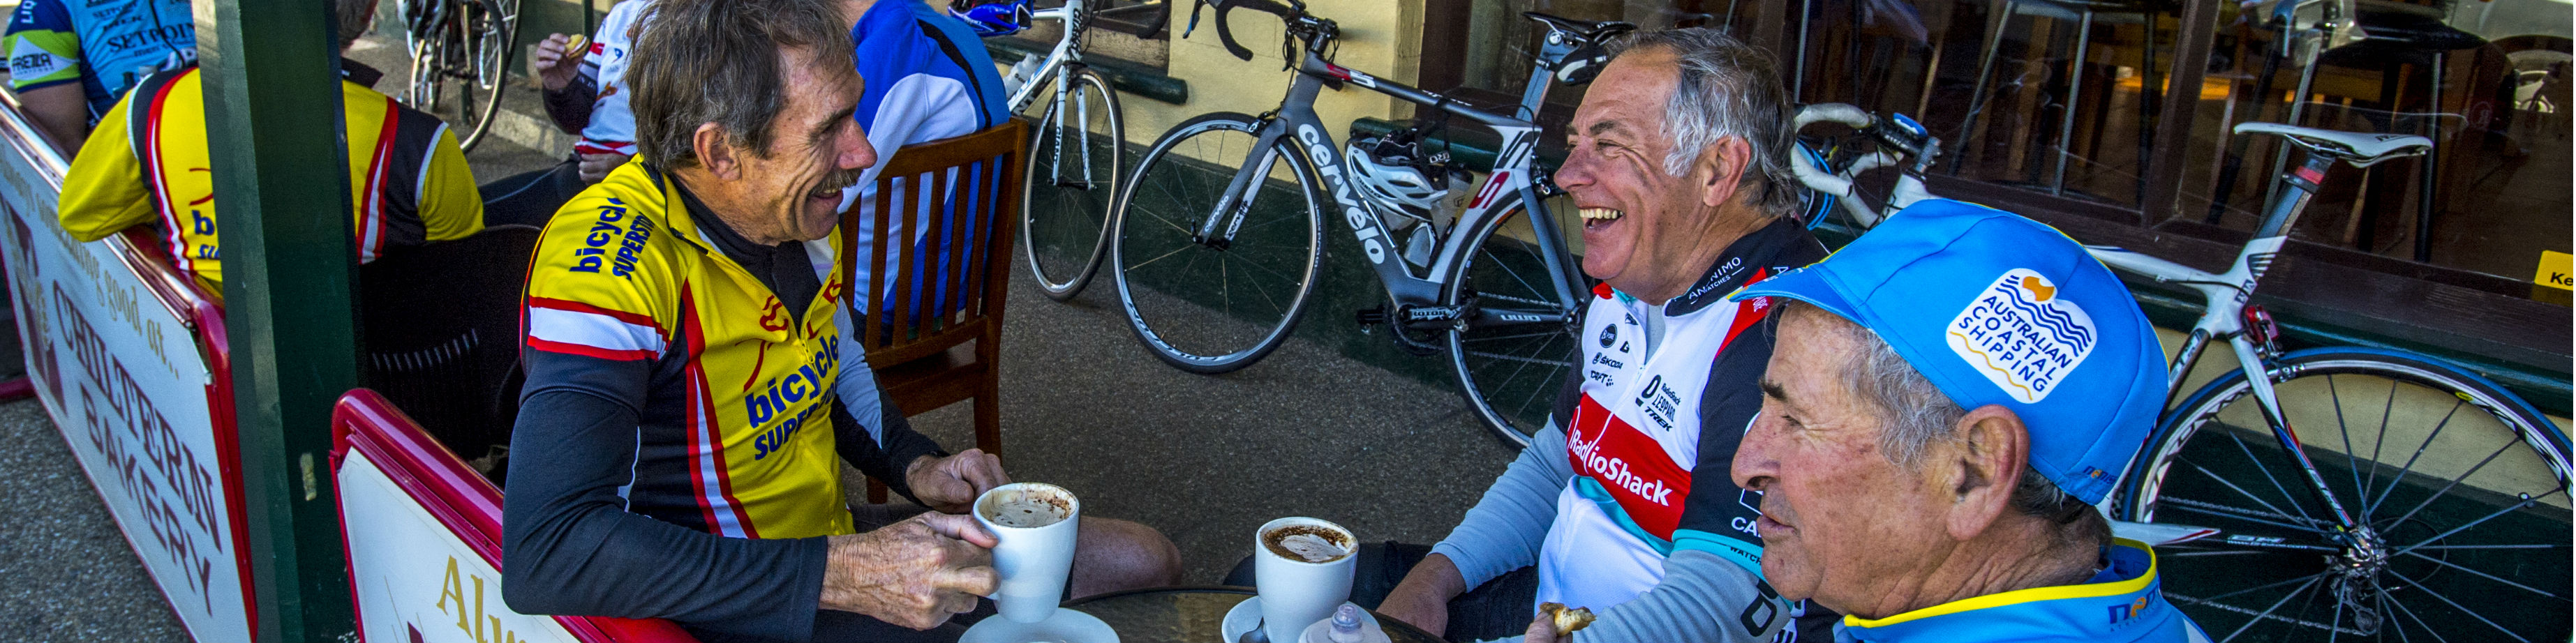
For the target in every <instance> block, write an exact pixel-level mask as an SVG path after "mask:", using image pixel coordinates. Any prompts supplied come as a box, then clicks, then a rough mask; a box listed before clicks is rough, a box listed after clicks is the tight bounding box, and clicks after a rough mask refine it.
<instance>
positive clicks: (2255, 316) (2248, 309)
mask: <svg viewBox="0 0 2576 643" xmlns="http://www.w3.org/2000/svg"><path fill="white" fill-rule="evenodd" d="M2242 322H2243V326H2244V327H2245V339H2246V340H2247V341H2251V342H2253V343H2254V350H2255V351H2257V352H2260V353H2262V355H2261V357H2262V358H2264V359H2271V358H2272V356H2274V355H2279V354H2281V343H2280V340H2281V327H2280V326H2278V325H2274V324H2273V323H2272V313H2271V312H2270V311H2266V310H2263V307H2262V306H2261V305H2256V304H2247V305H2246V306H2245V314H2244V319H2243V320H2242Z"/></svg>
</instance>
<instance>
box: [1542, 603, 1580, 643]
mask: <svg viewBox="0 0 2576 643" xmlns="http://www.w3.org/2000/svg"><path fill="white" fill-rule="evenodd" d="M1538 611H1539V613H1542V614H1546V615H1547V618H1548V621H1549V622H1550V623H1552V624H1554V625H1555V626H1556V634H1557V636H1565V635H1569V634H1573V633H1574V631H1575V630H1580V629H1583V627H1584V626H1587V625H1591V624H1592V609H1591V608H1588V607H1566V606H1565V604H1563V603H1540V604H1539V606H1538Z"/></svg>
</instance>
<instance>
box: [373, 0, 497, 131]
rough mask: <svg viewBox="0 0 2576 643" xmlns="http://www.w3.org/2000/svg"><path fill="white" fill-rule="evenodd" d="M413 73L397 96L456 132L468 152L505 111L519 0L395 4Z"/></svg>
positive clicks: (415, 0)
mask: <svg viewBox="0 0 2576 643" xmlns="http://www.w3.org/2000/svg"><path fill="white" fill-rule="evenodd" d="M397 2H398V3H399V8H400V10H401V11H402V16H403V44H404V46H405V47H407V50H408V51H409V52H410V53H411V74H410V75H409V77H408V78H406V80H405V82H404V84H403V90H402V93H401V94H400V95H399V96H396V98H398V99H400V100H401V101H402V102H403V104H405V105H410V106H412V108H413V109H418V110H420V111H424V112H429V113H430V115H433V116H437V117H438V119H439V120H442V121H446V122H447V126H448V127H451V128H455V131H456V143H457V145H458V146H459V147H462V148H464V149H465V150H468V151H470V150H473V149H474V145H475V144H477V143H481V142H483V135H485V134H489V133H491V131H492V120H493V117H494V116H496V115H498V114H499V113H500V111H501V90H502V89H503V88H505V87H506V86H507V85H508V84H509V83H508V81H509V66H510V49H511V48H512V47H513V46H515V44H516V43H515V41H514V40H513V39H514V38H515V37H516V36H517V35H518V24H519V0H397Z"/></svg>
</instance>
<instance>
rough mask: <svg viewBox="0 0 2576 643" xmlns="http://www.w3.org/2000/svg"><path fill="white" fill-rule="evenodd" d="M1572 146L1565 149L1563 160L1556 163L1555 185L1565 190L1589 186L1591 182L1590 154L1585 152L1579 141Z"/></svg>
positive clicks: (1591, 161) (1591, 160)
mask: <svg viewBox="0 0 2576 643" xmlns="http://www.w3.org/2000/svg"><path fill="white" fill-rule="evenodd" d="M1573 147H1574V149H1571V150H1567V151H1566V153H1565V162H1564V163H1561V164H1558V165H1557V168H1556V175H1555V180H1556V187H1559V188H1563V189H1566V190H1573V189H1575V188H1584V187H1591V186H1592V184H1593V177H1592V163H1593V159H1592V155H1591V154H1587V153H1585V152H1584V151H1583V146H1582V144H1580V143H1577V144H1575V145H1574V146H1573Z"/></svg>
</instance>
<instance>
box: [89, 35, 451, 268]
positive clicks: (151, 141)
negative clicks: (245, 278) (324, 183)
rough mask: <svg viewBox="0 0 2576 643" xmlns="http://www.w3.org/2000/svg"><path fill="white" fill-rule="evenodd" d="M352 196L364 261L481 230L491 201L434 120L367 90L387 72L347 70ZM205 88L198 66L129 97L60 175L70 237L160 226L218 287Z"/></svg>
mask: <svg viewBox="0 0 2576 643" xmlns="http://www.w3.org/2000/svg"><path fill="white" fill-rule="evenodd" d="M346 65H347V67H348V71H347V74H346V78H345V79H343V80H342V81H341V82H340V101H341V104H342V106H343V111H344V112H345V113H346V114H347V117H346V119H345V120H346V121H347V123H348V138H347V139H346V140H347V141H348V144H349V190H350V203H351V204H352V206H353V207H352V209H351V212H350V216H351V217H352V218H353V219H354V220H355V224H356V225H355V228H354V230H355V232H356V234H357V250H358V261H359V262H361V263H364V262H368V261H374V260H375V258H376V256H377V255H378V254H379V253H381V252H383V251H384V249H385V248H386V247H387V246H389V245H390V246H416V245H420V244H423V243H426V242H430V241H446V240H451V239H462V238H465V237H468V236H472V235H473V234H474V233H477V232H481V231H482V230H483V196H482V191H481V190H480V189H479V188H477V187H476V186H475V184H474V172H473V170H471V169H468V168H467V167H466V166H465V153H464V152H463V151H461V150H459V149H458V148H457V145H456V136H455V135H454V134H452V133H450V132H449V131H448V130H447V124H446V123H443V122H440V121H439V120H438V118H437V117H434V116H430V115H429V114H426V113H422V112H420V111H418V110H414V109H411V108H409V107H404V106H402V105H400V104H397V103H395V102H394V101H393V99H392V98H388V97H386V96H385V95H384V94H379V93H376V91H375V90H372V89H368V88H367V84H369V83H372V82H373V81H374V77H375V76H377V75H378V74H376V73H375V71H374V70H370V69H366V68H364V67H363V66H359V65H357V64H355V63H346ZM205 111H206V108H205V87H204V83H203V82H202V77H201V76H200V75H199V74H198V71H197V69H196V68H194V67H190V68H187V69H181V70H176V71H168V72H162V73H158V74H154V75H152V76H151V77H148V78H146V79H144V80H143V82H141V83H138V84H136V85H135V88H134V91H131V92H128V93H126V95H125V97H124V98H123V99H120V100H118V101H117V103H116V106H115V107H113V108H110V109H109V110H108V113H107V116H106V117H104V118H101V119H99V123H98V129H97V131H95V132H92V133H91V134H90V137H89V141H88V142H87V143H86V144H83V145H82V146H81V150H80V154H79V155H78V156H75V157H73V159H72V165H71V169H70V171H69V173H68V174H67V175H65V176H64V177H63V195H62V202H61V207H60V209H59V216H60V217H61V220H62V225H63V230H64V231H65V232H68V233H71V235H72V237H73V238H77V239H80V240H82V241H96V240H99V239H103V238H106V237H107V236H108V235H111V234H115V233H116V232H117V231H119V230H123V229H126V228H129V227H133V226H137V225H143V224H146V223H151V222H153V221H155V220H158V221H160V223H161V225H162V226H163V227H164V228H166V229H167V232H168V244H169V247H168V249H169V252H170V255H171V257H172V260H173V261H174V262H175V263H176V264H177V267H178V268H180V269H181V270H186V271H190V272H193V273H195V274H196V275H197V276H198V277H199V278H200V279H203V280H205V281H206V283H207V284H208V285H209V286H210V287H211V288H214V289H216V290H217V291H218V292H220V288H221V286H222V284H223V252H222V249H221V248H222V246H221V244H219V243H218V242H217V241H216V234H215V197H214V194H215V186H214V179H213V175H212V172H211V171H210V170H209V169H208V168H210V167H212V166H213V163H211V162H210V161H209V159H210V157H211V154H210V153H209V152H208V150H207V148H206V126H205V123H206V118H205Z"/></svg>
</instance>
